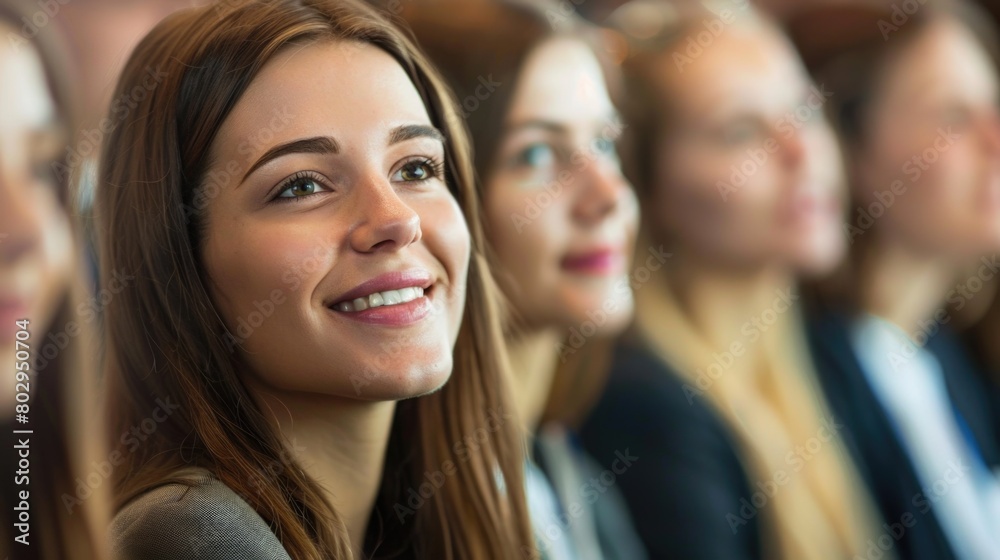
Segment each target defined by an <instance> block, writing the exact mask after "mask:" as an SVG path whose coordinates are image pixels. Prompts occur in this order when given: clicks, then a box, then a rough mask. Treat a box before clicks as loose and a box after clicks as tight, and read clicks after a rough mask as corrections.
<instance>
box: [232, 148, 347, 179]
mask: <svg viewBox="0 0 1000 560" xmlns="http://www.w3.org/2000/svg"><path fill="white" fill-rule="evenodd" d="M336 153H340V145H339V144H337V141H336V140H334V139H333V138H331V137H329V136H314V137H313V138H301V139H299V140H292V141H291V142H286V143H284V144H278V145H277V146H275V147H273V148H271V149H270V150H268V151H266V152H264V155H262V156H260V158H258V159H257V161H256V162H254V164H253V165H251V166H250V169H249V170H248V171H247V172H246V174H244V175H243V179H241V180H240V184H241V185H242V184H243V183H244V182H245V181H246V180H247V177H249V176H250V175H251V174H252V173H253V172H254V171H257V169H259V168H260V167H261V166H263V165H264V164H266V163H268V162H269V161H272V160H275V159H277V158H280V157H283V156H287V155H289V154H336Z"/></svg>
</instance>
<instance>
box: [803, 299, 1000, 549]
mask: <svg viewBox="0 0 1000 560" xmlns="http://www.w3.org/2000/svg"><path fill="white" fill-rule="evenodd" d="M808 324H809V329H808V336H809V340H810V344H811V345H812V348H813V357H814V361H815V364H816V368H817V371H818V373H819V377H820V382H821V384H822V385H823V390H824V391H825V393H826V396H827V400H828V402H829V404H830V406H831V408H832V409H833V412H834V414H835V415H836V416H837V417H838V418H839V419H840V421H841V422H842V423H844V424H845V425H846V429H847V431H848V432H849V433H850V434H851V435H852V436H853V439H854V440H855V442H856V445H857V451H858V452H859V453H860V456H861V459H862V461H863V462H864V464H865V465H866V467H867V471H866V475H867V482H868V484H869V487H870V490H871V492H872V495H873V496H874V497H875V499H876V501H877V502H878V506H879V508H880V509H881V513H882V517H883V518H884V519H885V520H886V521H885V523H886V524H885V525H883V527H882V532H881V533H880V534H887V535H889V536H891V537H893V539H894V540H895V541H896V542H895V546H894V549H895V551H896V552H897V554H898V555H899V557H900V558H902V559H912V560H950V559H953V558H954V557H955V556H954V553H953V552H952V550H951V547H950V545H949V544H948V541H947V539H946V537H945V534H944V532H943V531H942V529H941V525H940V523H939V521H938V519H937V517H936V516H935V514H934V512H933V510H932V509H931V502H930V500H929V499H928V497H927V495H925V493H924V491H923V489H922V488H921V486H920V482H919V479H918V478H917V474H916V471H915V469H914V467H913V464H912V462H911V461H910V459H909V457H908V456H907V454H906V452H905V451H904V448H903V446H902V444H901V442H900V441H899V439H898V438H897V436H896V433H895V430H894V428H893V425H892V422H891V421H890V419H889V416H888V415H887V414H886V412H885V410H884V409H883V408H882V406H881V403H880V402H879V401H878V398H877V397H876V395H875V393H874V391H873V390H872V388H871V386H870V385H869V383H868V380H867V378H866V377H865V374H864V372H863V371H862V369H861V364H860V363H859V362H858V360H857V358H856V357H855V354H854V350H853V348H852V346H851V343H850V335H849V332H850V331H849V326H850V319H849V317H848V316H846V315H845V314H842V313H837V312H833V311H830V310H828V309H823V308H821V307H819V306H814V308H813V309H812V310H811V311H810V319H809V321H808ZM926 348H927V350H929V351H930V352H932V353H933V354H934V356H935V357H936V358H937V359H938V360H939V361H940V362H941V366H942V369H943V371H944V373H945V380H946V384H947V387H948V392H949V394H950V396H951V399H952V403H953V405H954V407H955V409H956V410H957V411H958V413H959V414H960V416H961V417H962V418H963V419H964V420H965V422H966V424H967V425H968V427H969V430H970V432H971V433H972V435H973V437H974V439H975V440H976V441H977V443H978V444H979V448H980V452H981V454H982V456H983V458H984V460H985V462H986V463H987V465H989V466H990V467H996V466H997V465H1000V449H998V444H1000V441H998V439H997V434H996V432H995V430H996V427H995V423H994V422H995V420H994V418H993V414H994V412H995V411H992V410H991V409H990V404H989V402H988V400H987V398H986V395H987V392H986V388H985V387H984V386H983V382H982V378H981V377H980V376H979V375H978V374H977V372H976V369H975V366H974V365H973V362H972V361H971V359H970V357H969V355H968V353H967V351H966V350H965V348H964V347H963V346H962V344H961V342H960V341H959V340H958V338H957V337H956V336H955V335H954V333H953V332H952V331H951V330H950V329H949V328H948V327H947V325H944V326H943V328H942V330H940V331H939V332H938V333H937V334H934V335H932V336H931V337H930V339H929V340H928V342H927V345H926ZM907 525H909V527H907ZM998 554H1000V551H998Z"/></svg>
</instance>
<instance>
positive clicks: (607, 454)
mask: <svg viewBox="0 0 1000 560" xmlns="http://www.w3.org/2000/svg"><path fill="white" fill-rule="evenodd" d="M580 438H581V440H582V442H583V444H584V447H585V448H586V449H587V451H588V452H589V453H590V455H591V456H592V457H593V458H594V460H595V461H596V462H597V463H598V464H602V465H608V464H611V463H612V462H613V461H614V460H615V459H616V457H617V454H618V453H621V454H627V455H629V456H634V457H636V459H635V461H634V464H633V465H632V466H630V467H629V468H628V470H626V471H625V472H623V473H621V474H620V475H618V476H617V477H616V479H615V484H616V486H618V488H619V489H620V490H621V493H622V495H623V496H624V497H625V502H626V504H627V505H628V508H629V510H630V511H631V513H632V519H633V521H634V523H635V527H636V530H637V531H638V533H639V536H640V538H642V540H643V542H644V544H645V545H646V549H647V550H648V552H649V557H650V558H652V559H661V558H663V559H667V558H669V559H678V560H756V559H761V558H763V554H762V551H761V542H762V538H761V532H762V531H763V530H764V528H763V527H762V524H761V522H760V516H758V515H748V516H747V517H749V519H744V518H743V517H741V511H740V510H741V508H743V507H744V505H743V504H742V503H741V500H743V499H746V498H748V497H749V496H751V494H752V491H751V489H750V483H749V482H748V476H747V474H746V471H745V469H744V466H743V464H742V463H741V462H740V459H739V457H738V456H737V454H736V451H735V450H736V442H735V436H734V435H733V434H731V433H730V431H729V429H728V428H727V427H726V425H725V424H724V422H723V420H722V419H721V418H720V417H719V416H718V414H717V413H715V411H714V410H713V409H711V408H709V405H708V404H707V403H706V402H704V401H703V400H702V398H701V397H697V396H694V397H692V398H691V399H690V400H689V398H688V395H687V394H685V390H684V384H683V382H682V381H681V378H680V377H678V375H677V374H676V373H674V372H673V371H672V370H670V368H669V367H668V366H667V365H666V364H665V363H664V362H663V361H662V360H661V359H660V358H659V357H658V356H656V355H654V354H653V353H652V352H651V351H650V350H648V349H647V348H646V347H645V346H644V345H643V344H642V343H640V342H638V341H636V340H623V341H621V342H620V343H619V344H618V347H617V348H616V350H615V355H614V358H613V364H612V369H611V373H610V377H609V380H608V384H607V387H606V389H605V391H604V394H603V395H602V396H601V398H600V400H599V402H598V403H597V405H596V407H595V408H594V409H593V411H592V412H591V413H590V415H589V417H588V418H587V419H586V420H585V422H584V424H583V426H582V429H581V431H580ZM734 519H739V520H740V521H745V522H746V524H742V523H739V522H733V520H734Z"/></svg>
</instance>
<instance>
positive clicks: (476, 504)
mask: <svg viewBox="0 0 1000 560" xmlns="http://www.w3.org/2000/svg"><path fill="white" fill-rule="evenodd" d="M325 40H337V41H346V42H348V44H349V43H350V42H357V43H366V44H370V45H374V46H375V47H377V48H380V49H382V50H383V51H385V52H387V53H388V54H390V55H391V56H392V57H393V58H395V59H396V60H397V61H398V62H399V64H400V66H401V67H402V68H403V70H404V71H405V72H406V73H407V74H408V76H409V77H410V79H411V81H412V82H413V84H414V85H415V87H416V89H417V90H418V92H419V94H420V96H421V98H422V99H423V101H424V104H425V106H426V107H427V110H428V113H429V115H430V117H431V120H432V122H433V124H434V125H435V126H436V127H438V128H439V129H441V130H442V131H443V132H444V134H445V136H446V138H447V142H446V144H445V145H446V148H445V149H446V152H447V153H446V155H447V157H446V161H447V162H448V163H447V169H446V178H447V182H448V185H449V187H450V189H451V191H452V193H453V195H454V196H455V198H456V199H457V201H458V202H459V204H460V205H461V206H462V208H463V210H464V213H465V216H466V219H467V221H468V224H469V229H470V231H471V236H472V244H473V258H472V262H471V264H470V270H469V279H468V287H467V295H466V309H465V315H464V319H463V322H462V326H461V329H460V332H459V335H458V340H457V343H456V346H455V351H454V354H455V360H454V364H455V366H454V367H455V372H456V373H455V374H454V375H452V377H451V380H450V381H449V382H448V383H447V384H446V385H445V387H444V388H443V389H442V390H441V391H438V392H436V393H434V394H431V395H427V396H423V397H419V398H416V399H411V400H408V401H403V402H400V403H399V404H398V406H397V409H396V416H395V420H394V425H393V428H392V433H391V436H390V441H389V450H388V454H387V458H386V463H385V467H384V471H383V476H382V485H381V488H380V492H379V498H378V500H377V504H376V508H375V511H374V512H373V514H372V519H373V521H372V523H371V524H370V530H369V534H368V535H367V537H366V541H367V542H366V551H367V552H369V553H372V552H373V551H374V553H376V554H377V556H378V557H420V558H425V557H426V558H448V559H457V558H497V559H500V558H504V559H506V558H513V557H515V556H517V555H518V554H520V553H521V551H522V550H523V549H524V548H525V547H528V548H531V547H532V546H533V544H532V540H531V536H530V531H529V528H528V524H527V507H526V504H525V501H524V497H523V493H522V491H521V488H522V487H523V473H522V470H521V469H522V462H523V457H524V450H523V445H522V443H521V440H520V437H519V434H518V432H517V431H516V426H514V425H513V423H510V422H506V423H504V424H503V425H502V426H501V427H500V429H499V430H497V431H496V432H495V433H494V434H493V435H492V436H491V437H490V438H489V439H488V440H487V441H486V442H485V443H484V444H483V445H482V446H481V448H480V451H479V452H477V453H472V454H469V455H468V456H465V457H460V458H458V459H456V458H454V457H453V456H452V453H453V447H452V444H453V443H455V442H459V441H461V440H462V439H463V438H464V437H466V436H468V435H469V433H471V432H472V431H473V430H476V429H477V428H482V427H485V426H487V425H490V421H489V415H490V413H491V412H492V413H494V414H495V413H496V412H497V411H499V410H501V409H503V408H504V407H506V406H507V404H508V396H507V385H506V383H507V379H506V375H507V373H506V370H505V369H504V367H503V363H502V362H501V359H502V350H501V349H502V344H503V341H502V337H501V334H500V333H501V331H500V327H499V320H498V308H497V303H496V301H495V297H496V295H495V294H496V288H495V287H494V285H493V282H492V279H491V277H490V274H489V271H488V269H487V267H486V265H485V261H484V258H483V255H482V247H483V231H482V225H481V218H480V215H479V200H478V197H477V193H476V191H475V189H474V186H473V179H472V165H471V158H470V155H469V143H468V139H467V137H466V135H465V132H464V130H463V128H462V125H461V118H460V116H459V113H458V110H457V107H456V105H455V104H454V100H453V99H452V98H451V97H450V96H449V94H448V93H447V90H446V88H445V87H444V86H443V83H442V81H441V79H440V78H439V77H438V75H437V73H436V71H435V70H434V69H433V68H432V67H431V66H430V65H429V64H428V62H427V61H426V60H425V58H424V56H423V55H422V54H421V53H420V52H419V51H417V50H416V48H415V47H414V45H413V44H412V43H411V42H410V41H409V40H408V39H407V38H406V37H404V36H402V35H401V34H400V33H399V31H398V30H397V29H396V28H395V27H393V26H392V25H390V24H389V23H388V22H387V21H386V20H385V19H384V18H383V17H382V16H381V15H380V14H379V13H378V12H376V11H375V10H374V9H373V8H370V7H368V6H366V5H365V4H363V3H361V2H359V1H357V0H277V1H263V0H249V1H241V2H235V3H232V2H226V3H218V4H215V5H210V6H205V7H201V8H197V9H193V10H189V11H186V12H181V13H179V14H175V15H174V16H171V17H169V18H167V19H166V20H165V21H164V22H162V23H161V24H160V25H159V26H157V28H156V29H154V30H153V31H152V32H151V33H150V35H149V36H147V37H146V38H145V39H144V40H143V41H142V42H141V44H140V45H139V46H138V48H137V49H136V51H135V53H134V54H133V56H132V57H131V59H130V60H129V62H128V64H127V66H126V68H125V71H124V74H123V77H122V79H121V82H120V83H119V85H118V88H117V92H116V94H115V96H114V98H115V99H119V98H121V96H123V95H128V94H129V92H133V91H142V84H143V81H144V80H146V81H147V82H146V83H147V84H148V83H150V82H149V81H148V80H149V76H151V75H157V76H159V78H158V79H159V80H160V81H159V82H158V83H157V85H156V86H155V87H154V88H152V91H147V92H146V93H145V94H144V95H137V96H134V97H133V101H134V104H135V108H134V110H133V112H132V114H131V116H129V117H128V118H127V119H124V120H123V121H122V122H121V124H120V126H118V127H117V128H116V129H115V130H114V131H113V132H112V133H111V134H110V136H109V137H108V139H107V143H106V144H105V146H104V155H103V157H102V161H101V165H100V172H99V174H100V180H99V187H98V188H99V192H98V196H97V209H98V224H99V225H98V229H99V236H100V240H101V243H100V247H101V257H102V260H103V262H102V270H103V271H104V273H105V276H107V275H108V274H110V273H111V272H112V271H115V270H124V271H126V272H127V273H129V274H132V275H134V276H136V278H137V283H136V285H135V287H134V289H130V290H128V291H126V292H124V293H122V294H121V295H120V296H119V297H118V298H116V299H115V300H114V301H113V302H112V303H111V304H110V305H109V306H108V309H107V317H106V326H107V329H106V333H107V339H108V350H107V375H108V383H107V385H108V398H109V410H110V414H111V420H112V426H113V427H114V431H112V437H113V438H114V437H117V436H118V435H120V434H121V433H122V431H123V430H125V429H127V428H128V427H129V426H134V425H136V424H137V423H139V422H141V421H142V420H143V419H144V418H148V417H149V416H150V414H151V411H153V410H154V409H155V408H156V407H157V406H158V400H159V401H160V402H166V399H168V398H169V399H172V400H173V401H174V402H175V403H176V404H177V406H178V407H179V408H177V410H176V411H174V412H173V413H172V414H171V415H169V417H168V418H167V420H166V421H165V422H163V423H162V424H160V425H158V426H157V428H156V431H155V432H154V433H153V434H152V435H151V436H150V437H149V439H147V440H146V441H145V442H144V443H143V444H142V445H139V446H137V447H136V448H135V449H134V451H132V452H130V453H126V455H125V464H123V465H122V466H120V467H119V468H118V469H117V471H116V473H115V475H116V476H115V484H116V487H117V491H118V496H117V503H118V505H119V506H121V505H122V504H123V503H124V502H126V501H128V500H130V499H131V498H133V497H135V496H136V495H138V494H140V493H142V492H143V491H145V490H148V489H150V488H151V487H153V486H156V485H158V484H162V483H164V482H166V481H177V482H184V480H182V479H180V478H179V477H177V476H175V473H177V472H178V471H179V470H181V469H183V468H184V467H187V466H199V467H203V468H207V469H208V470H210V471H211V472H212V473H213V474H214V475H215V476H216V477H218V478H219V479H220V480H221V481H222V482H224V483H225V484H226V485H227V486H229V487H230V488H231V489H233V490H234V491H236V492H237V493H238V494H240V495H242V496H243V498H244V499H245V500H246V501H247V502H248V503H249V505H250V506H252V507H253V508H254V509H255V510H256V511H257V512H258V513H259V514H260V515H261V517H262V518H263V519H264V520H265V521H266V522H267V523H268V524H269V525H270V526H271V528H272V529H273V531H274V532H275V534H276V535H277V536H278V537H279V538H280V540H281V542H282V544H283V545H284V547H285V549H286V550H287V551H288V553H289V555H290V556H291V557H292V558H296V559H297V560H300V559H301V560H314V559H315V560H318V559H331V558H350V557H352V553H351V547H350V544H349V542H348V537H347V534H346V530H345V529H344V526H343V523H342V521H341V520H340V518H339V516H338V514H337V512H336V511H335V510H334V508H333V507H332V506H331V505H330V504H329V503H328V502H327V501H326V500H325V499H324V498H323V497H322V494H321V492H320V488H319V486H318V485H317V483H316V481H314V480H312V479H311V478H310V477H308V476H307V475H306V474H305V473H304V471H303V470H302V469H301V468H300V467H299V466H298V465H297V464H295V462H294V461H290V460H288V459H287V457H289V456H290V453H289V452H288V450H287V449H286V446H285V444H284V443H283V442H282V440H281V439H280V437H279V434H278V433H277V432H276V431H275V429H273V428H272V427H271V424H270V423H269V422H268V421H267V419H266V418H265V415H264V413H263V412H262V410H261V409H260V408H259V407H258V406H257V405H256V404H255V401H254V400H253V399H252V398H251V396H250V393H249V392H248V390H247V388H246V386H245V384H244V383H243V381H242V380H241V378H240V375H239V373H238V364H237V363H236V360H237V359H238V354H239V353H238V352H237V353H236V354H233V353H232V352H230V350H229V347H228V343H227V341H226V340H227V338H226V334H227V333H226V330H225V326H224V325H223V322H222V320H221V319H220V316H219V314H218V312H217V310H216V307H215V306H214V304H213V302H212V300H211V298H210V296H209V293H208V291H207V290H206V287H205V283H204V282H205V279H204V271H203V268H202V263H201V261H200V258H199V254H200V252H199V244H200V240H199V237H200V236H199V231H200V226H201V222H202V216H201V213H200V211H199V210H200V206H201V205H200V204H199V200H200V199H199V192H200V190H201V188H202V187H203V183H204V179H205V177H204V175H205V172H206V167H207V164H208V156H209V148H210V146H211V144H212V142H213V139H214V138H215V135H216V134H217V132H218V130H219V128H220V126H221V125H222V124H223V122H224V121H225V119H226V118H227V115H229V113H230V111H231V110H232V109H233V107H234V105H235V104H236V103H237V101H238V100H239V99H240V97H241V95H242V94H243V93H244V92H245V91H246V89H247V87H248V86H249V84H250V83H251V82H252V81H253V79H254V77H255V76H256V75H257V74H258V72H259V71H260V70H261V68H262V67H263V66H264V64H266V63H267V62H268V60H270V59H271V58H272V57H273V56H274V55H275V53H277V52H279V51H280V50H281V49H282V48H284V47H286V46H288V45H292V44H294V45H303V44H310V43H315V42H317V41H325ZM121 443H122V442H118V441H114V442H113V444H117V445H121ZM448 462H451V463H453V464H456V465H457V470H456V472H455V474H454V475H453V476H451V477H449V479H448V481H447V482H446V483H445V484H444V485H443V486H442V487H441V488H439V489H438V490H437V491H436V492H435V493H434V494H433V495H432V496H431V497H429V498H427V499H426V503H424V504H423V506H422V507H420V508H419V509H416V510H415V511H414V512H413V515H412V516H397V514H396V511H395V509H394V508H395V506H396V505H398V504H400V503H402V504H405V503H407V499H408V498H409V497H410V496H409V494H407V493H406V492H407V490H412V489H415V488H417V487H418V486H419V485H420V482H421V477H423V476H424V473H426V472H435V471H438V470H439V469H441V468H442V465H446V464H447V463H448ZM276 466H277V467H278V468H275V467H276ZM262 473H268V474H267V475H263V474H262ZM262 479H263V481H262ZM376 520H378V521H376Z"/></svg>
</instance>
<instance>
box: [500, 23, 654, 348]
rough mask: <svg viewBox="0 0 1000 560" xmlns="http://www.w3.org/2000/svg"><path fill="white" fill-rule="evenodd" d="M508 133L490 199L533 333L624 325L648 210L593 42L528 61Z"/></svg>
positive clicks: (511, 278)
mask: <svg viewBox="0 0 1000 560" xmlns="http://www.w3.org/2000/svg"><path fill="white" fill-rule="evenodd" d="M501 133H502V135H503V137H502V139H501V141H500V143H499V149H498V153H497V156H496V159H495V162H496V163H495V165H494V168H493V169H494V171H493V172H492V173H491V175H490V177H488V179H487V180H486V182H485V197H484V198H485V205H486V218H487V223H488V231H489V237H490V242H491V243H492V244H493V246H494V248H495V250H496V253H497V256H498V259H499V262H498V265H499V266H498V269H499V270H498V271H497V276H498V278H499V281H500V282H501V285H502V287H503V289H504V292H505V293H506V295H507V297H508V298H509V299H510V300H511V302H512V304H513V306H514V308H515V310H516V313H517V314H518V316H519V317H520V318H521V319H523V320H524V321H525V322H527V323H528V324H529V325H532V326H543V327H550V326H556V327H560V328H572V327H577V328H580V327H581V325H582V324H584V323H585V322H588V321H589V322H590V323H591V324H592V325H593V326H594V328H595V329H596V330H597V331H602V332H615V331H617V330H618V329H620V328H622V327H623V326H624V325H625V324H626V323H627V322H628V320H629V318H630V317H631V315H632V293H631V290H630V289H629V286H628V280H627V278H626V275H627V267H628V263H629V256H630V255H631V254H632V249H633V244H634V242H635V230H636V227H637V221H638V212H637V205H636V201H635V196H634V194H633V191H632V188H631V186H630V185H629V184H628V183H627V182H626V181H625V179H624V178H623V177H622V174H621V169H620V166H619V162H618V157H617V155H616V152H615V141H616V140H617V138H618V136H619V135H620V133H621V121H620V119H619V118H618V116H617V112H616V111H615V108H614V106H613V105H612V104H611V100H610V99H609V97H608V91H607V88H606V86H605V82H604V77H603V74H602V71H601V67H600V65H599V63H598V61H597V59H596V58H595V56H594V54H593V53H592V52H591V50H590V48H589V47H588V46H587V45H586V44H585V43H583V42H582V41H579V40H575V39H568V38H558V39H551V40H549V41H547V42H545V43H542V44H541V45H540V46H538V47H537V48H536V49H535V50H534V52H532V54H530V55H529V56H528V58H527V60H526V62H525V65H524V67H523V68H522V70H521V73H520V76H519V78H518V85H517V89H516V90H515V92H514V94H513V97H512V101H511V108H510V111H509V114H508V115H507V119H506V122H505V124H504V130H503V131H502V132H501Z"/></svg>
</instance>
